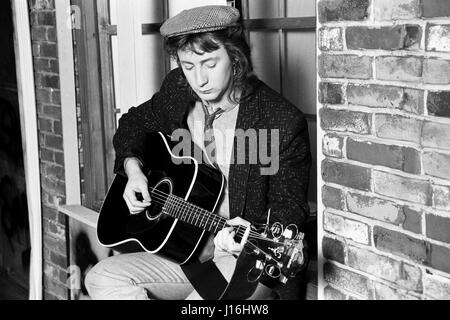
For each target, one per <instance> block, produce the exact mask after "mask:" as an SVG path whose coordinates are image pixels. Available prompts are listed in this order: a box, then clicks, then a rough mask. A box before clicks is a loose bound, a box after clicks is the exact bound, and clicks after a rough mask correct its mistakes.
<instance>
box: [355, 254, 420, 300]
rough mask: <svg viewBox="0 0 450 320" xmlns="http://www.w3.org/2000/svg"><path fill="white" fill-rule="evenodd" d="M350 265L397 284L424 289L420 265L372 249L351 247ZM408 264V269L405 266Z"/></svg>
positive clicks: (411, 288) (407, 287)
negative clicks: (406, 262)
mask: <svg viewBox="0 0 450 320" xmlns="http://www.w3.org/2000/svg"><path fill="white" fill-rule="evenodd" d="M347 265H348V266H349V267H352V268H354V269H357V270H360V271H363V272H365V273H368V274H371V275H374V276H376V277H377V278H381V279H384V280H387V281H390V282H393V283H395V284H397V285H398V286H401V287H403V288H406V289H408V290H414V291H421V290H422V283H421V279H422V273H421V271H420V269H419V268H418V267H414V266H412V265H408V264H404V263H403V262H401V261H399V260H395V259H392V258H389V257H386V256H383V255H380V254H376V253H374V252H372V251H369V250H365V249H361V248H357V247H349V249H348V263H347ZM404 266H406V271H407V272H405V268H404Z"/></svg>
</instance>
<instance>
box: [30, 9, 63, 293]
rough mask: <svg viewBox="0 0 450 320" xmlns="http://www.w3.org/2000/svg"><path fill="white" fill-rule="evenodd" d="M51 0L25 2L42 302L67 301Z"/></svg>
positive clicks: (53, 25) (57, 96) (57, 77)
mask: <svg viewBox="0 0 450 320" xmlns="http://www.w3.org/2000/svg"><path fill="white" fill-rule="evenodd" d="M54 1H55V0H29V8H30V24H31V36H32V47H33V61H34V72H35V74H34V76H35V86H36V103H37V114H38V130H39V154H40V171H41V172H40V174H41V189H42V195H41V196H42V214H43V221H42V226H43V227H42V228H43V258H44V262H43V270H44V274H43V283H44V299H67V297H68V290H67V287H66V285H65V283H66V269H67V252H66V232H65V224H66V222H65V216H64V215H62V214H60V213H58V211H57V209H56V206H57V205H58V204H59V203H64V202H65V182H64V159H63V156H64V153H63V152H64V151H63V142H62V124H61V95H60V90H59V68H58V53H57V39H56V17H55V3H54Z"/></svg>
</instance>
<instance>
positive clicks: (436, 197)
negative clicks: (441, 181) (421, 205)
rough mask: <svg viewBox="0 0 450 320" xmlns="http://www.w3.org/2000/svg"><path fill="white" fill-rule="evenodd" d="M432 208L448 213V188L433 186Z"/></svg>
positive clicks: (449, 194)
mask: <svg viewBox="0 0 450 320" xmlns="http://www.w3.org/2000/svg"><path fill="white" fill-rule="evenodd" d="M432 189H433V208H436V209H440V210H446V211H450V186H440V185H433V186H432Z"/></svg>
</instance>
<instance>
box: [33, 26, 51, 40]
mask: <svg viewBox="0 0 450 320" xmlns="http://www.w3.org/2000/svg"><path fill="white" fill-rule="evenodd" d="M31 40H33V41H46V40H47V29H46V28H45V27H41V26H33V27H32V28H31Z"/></svg>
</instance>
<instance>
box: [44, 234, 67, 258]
mask: <svg viewBox="0 0 450 320" xmlns="http://www.w3.org/2000/svg"><path fill="white" fill-rule="evenodd" d="M43 240H44V246H46V247H47V248H51V250H53V251H54V252H56V253H58V254H60V255H66V254H67V252H66V251H67V250H66V242H65V241H64V240H62V239H58V238H55V237H52V236H51V235H49V234H44V235H43Z"/></svg>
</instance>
